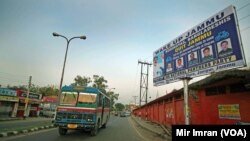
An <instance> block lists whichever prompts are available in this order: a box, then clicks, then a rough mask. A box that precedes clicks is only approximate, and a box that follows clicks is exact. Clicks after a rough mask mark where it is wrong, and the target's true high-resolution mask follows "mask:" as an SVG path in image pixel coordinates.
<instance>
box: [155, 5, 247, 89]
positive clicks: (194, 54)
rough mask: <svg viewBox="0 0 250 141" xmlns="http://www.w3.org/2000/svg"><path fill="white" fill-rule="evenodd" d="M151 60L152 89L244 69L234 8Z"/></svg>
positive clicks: (162, 49)
mask: <svg viewBox="0 0 250 141" xmlns="http://www.w3.org/2000/svg"><path fill="white" fill-rule="evenodd" d="M153 57H154V58H153V82H154V86H159V85H163V84H167V83H172V82H175V81H179V80H180V79H181V78H185V77H190V78H194V77H197V76H201V75H206V74H210V73H211V72H218V71H222V70H227V69H232V68H238V67H243V66H246V61H245V57H244V52H243V48H242V43H241V38H240V34H239V28H238V22H237V15H236V12H235V8H234V6H232V5H231V6H229V7H227V8H225V9H224V10H222V11H220V12H218V13H217V14H215V15H213V16H211V17H210V18H208V19H207V20H205V21H203V22H202V23H200V24H198V25H197V26H195V27H194V28H191V29H190V30H188V31H187V32H185V33H183V34H182V35H180V36H179V37H177V38H176V39H174V40H172V41H171V42H169V43H167V44H165V45H164V46H162V47H161V48H159V49H158V50H156V51H155V52H154V53H153Z"/></svg>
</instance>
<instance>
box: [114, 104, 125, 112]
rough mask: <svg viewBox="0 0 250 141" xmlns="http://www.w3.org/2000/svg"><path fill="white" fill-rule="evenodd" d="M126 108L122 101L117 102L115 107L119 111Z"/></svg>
mask: <svg viewBox="0 0 250 141" xmlns="http://www.w3.org/2000/svg"><path fill="white" fill-rule="evenodd" d="M124 108H125V106H124V105H123V104H122V103H116V104H115V109H116V110H117V111H122V110H123V109H124Z"/></svg>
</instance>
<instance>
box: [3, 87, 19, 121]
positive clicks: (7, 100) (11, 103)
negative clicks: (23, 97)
mask: <svg viewBox="0 0 250 141" xmlns="http://www.w3.org/2000/svg"><path fill="white" fill-rule="evenodd" d="M18 102H19V98H18V97H17V93H16V91H15V90H11V89H8V88H0V118H9V117H16V114H17V108H18Z"/></svg>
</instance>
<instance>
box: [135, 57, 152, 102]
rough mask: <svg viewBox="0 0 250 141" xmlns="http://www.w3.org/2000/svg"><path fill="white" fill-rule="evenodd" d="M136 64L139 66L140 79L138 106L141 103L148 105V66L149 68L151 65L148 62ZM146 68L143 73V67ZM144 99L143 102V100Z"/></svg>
mask: <svg viewBox="0 0 250 141" xmlns="http://www.w3.org/2000/svg"><path fill="white" fill-rule="evenodd" d="M138 64H141V79H140V103H139V106H141V102H145V103H146V104H147V103H148V69H149V66H151V65H152V64H151V63H148V62H145V61H144V62H142V61H138ZM144 65H146V66H147V71H146V72H145V71H143V66H144ZM143 99H144V100H143Z"/></svg>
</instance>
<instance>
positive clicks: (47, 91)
mask: <svg viewBox="0 0 250 141" xmlns="http://www.w3.org/2000/svg"><path fill="white" fill-rule="evenodd" d="M39 93H40V94H42V95H43V96H53V95H58V93H59V89H58V88H56V87H55V86H53V85H51V86H45V87H41V88H40V89H39Z"/></svg>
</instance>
